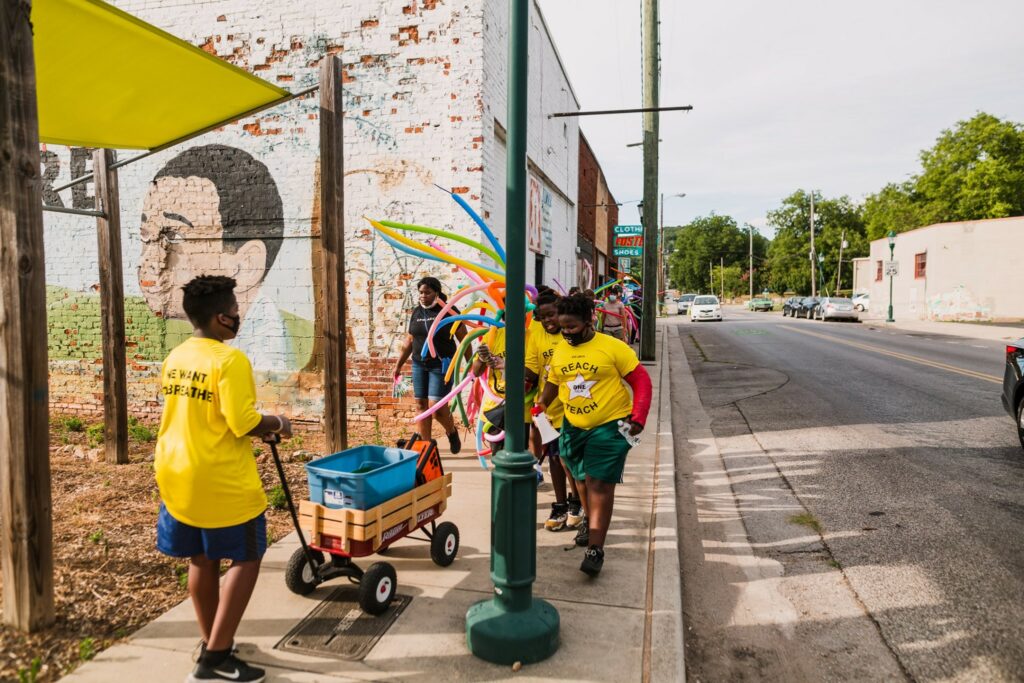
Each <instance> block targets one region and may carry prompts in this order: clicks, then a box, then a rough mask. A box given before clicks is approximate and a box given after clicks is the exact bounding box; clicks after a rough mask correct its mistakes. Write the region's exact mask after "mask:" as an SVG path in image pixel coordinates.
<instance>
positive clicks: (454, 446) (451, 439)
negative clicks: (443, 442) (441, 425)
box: [448, 430, 462, 454]
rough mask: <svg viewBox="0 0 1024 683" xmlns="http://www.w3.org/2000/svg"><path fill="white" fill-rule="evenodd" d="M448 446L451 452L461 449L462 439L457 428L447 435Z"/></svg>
mask: <svg viewBox="0 0 1024 683" xmlns="http://www.w3.org/2000/svg"><path fill="white" fill-rule="evenodd" d="M448 448H449V449H451V452H452V454H455V453H458V452H459V451H461V450H462V439H460V438H459V432H458V430H455V431H454V432H452V433H451V434H449V435H448Z"/></svg>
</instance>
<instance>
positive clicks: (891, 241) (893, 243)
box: [885, 230, 896, 323]
mask: <svg viewBox="0 0 1024 683" xmlns="http://www.w3.org/2000/svg"><path fill="white" fill-rule="evenodd" d="M895 250H896V233H895V232H893V231H892V230H890V231H889V317H888V318H886V319H885V322H887V323H894V322H896V321H895V320H894V319H893V317H892V275H893V270H894V269H893V267H892V263H893V253H894V252H895Z"/></svg>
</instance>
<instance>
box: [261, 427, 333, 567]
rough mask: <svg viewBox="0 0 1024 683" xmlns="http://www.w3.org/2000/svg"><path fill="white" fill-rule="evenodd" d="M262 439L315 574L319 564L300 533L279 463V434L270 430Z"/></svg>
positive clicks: (297, 516)
mask: <svg viewBox="0 0 1024 683" xmlns="http://www.w3.org/2000/svg"><path fill="white" fill-rule="evenodd" d="M263 441H264V442H265V443H266V444H267V445H268V446H270V453H271V455H273V456H274V465H276V466H277V476H278V478H279V479H280V480H281V490H282V491H284V499H285V501H286V502H287V503H288V512H290V513H291V515H292V524H294V525H295V531H296V533H298V534H299V543H300V544H302V552H303V553H304V554H305V555H306V562H308V563H309V567H310V569H312V570H313V573H314V575H315V574H316V572H317V570H318V569H319V568H320V564H319V563H318V562H317V561H316V558H314V557H313V553H312V552H310V550H309V545H308V544H307V543H306V537H305V536H304V535H303V533H302V526H300V525H299V515H298V513H297V512H296V511H295V503H294V502H293V501H292V492H291V489H290V488H288V478H287V477H285V474H284V466H283V465H281V456H280V455H278V453H277V444H279V443H281V435H280V434H275V433H273V432H271V433H268V434H266V435H264V436H263Z"/></svg>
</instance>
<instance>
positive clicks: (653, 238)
mask: <svg viewBox="0 0 1024 683" xmlns="http://www.w3.org/2000/svg"><path fill="white" fill-rule="evenodd" d="M658 61H659V60H658V0H643V68H644V108H645V109H652V111H647V112H644V209H645V211H644V212H643V216H642V219H643V224H644V276H643V288H644V298H643V301H642V302H641V310H642V311H643V316H642V317H641V319H640V360H642V361H652V360H654V354H655V348H654V346H655V345H654V341H655V340H654V331H655V326H656V324H657V316H658V251H659V250H660V249H661V245H660V244H659V242H658V112H657V111H656V108H657V107H658V80H659V79H658V68H659V65H658Z"/></svg>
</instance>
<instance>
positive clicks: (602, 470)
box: [558, 418, 629, 484]
mask: <svg viewBox="0 0 1024 683" xmlns="http://www.w3.org/2000/svg"><path fill="white" fill-rule="evenodd" d="M622 419H625V418H622ZM558 449H559V451H560V452H561V455H562V462H564V463H565V466H566V467H567V468H568V470H569V473H570V474H571V475H572V478H573V479H575V480H576V481H583V480H584V479H586V478H587V477H588V476H589V477H590V478H592V479H597V480H598V481H604V482H608V483H609V484H617V483H619V482H620V481H622V472H623V470H624V469H625V468H626V455H627V454H628V453H629V442H628V441H626V439H625V437H623V436H622V434H619V420H612V421H611V422H606V423H604V424H603V425H598V426H597V427H594V428H593V429H580V428H579V427H573V426H572V425H571V424H569V420H566V421H565V422H564V423H563V424H562V435H561V436H560V437H559V439H558Z"/></svg>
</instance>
